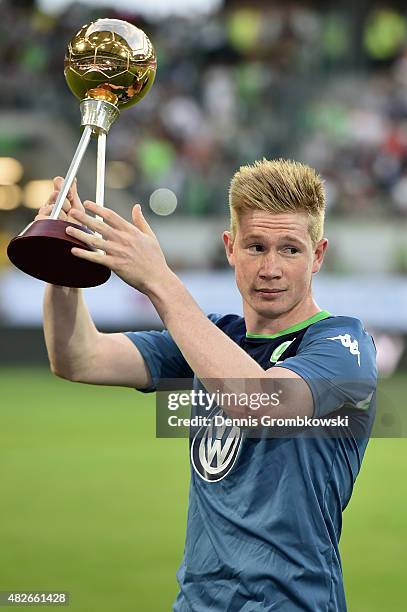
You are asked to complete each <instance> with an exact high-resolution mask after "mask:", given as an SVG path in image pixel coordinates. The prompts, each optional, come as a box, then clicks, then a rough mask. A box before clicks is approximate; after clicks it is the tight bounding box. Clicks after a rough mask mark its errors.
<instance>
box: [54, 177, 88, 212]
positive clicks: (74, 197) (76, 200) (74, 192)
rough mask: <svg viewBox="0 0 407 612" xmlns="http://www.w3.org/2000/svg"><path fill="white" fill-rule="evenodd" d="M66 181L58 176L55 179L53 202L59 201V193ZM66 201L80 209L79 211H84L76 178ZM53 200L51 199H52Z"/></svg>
mask: <svg viewBox="0 0 407 612" xmlns="http://www.w3.org/2000/svg"><path fill="white" fill-rule="evenodd" d="M64 181H65V179H64V178H63V177H62V176H56V177H55V178H54V179H53V183H54V192H53V193H52V195H51V197H52V198H53V201H54V202H55V200H56V199H57V197H58V195H59V192H60V191H61V189H62V187H63V184H64ZM66 199H67V200H68V201H69V202H70V205H71V206H73V207H74V208H78V210H84V208H83V205H82V202H81V200H80V197H79V195H78V189H77V180H76V177H75V178H74V180H73V182H72V185H71V186H70V188H69V190H68V193H67V195H66ZM50 200H51V198H50Z"/></svg>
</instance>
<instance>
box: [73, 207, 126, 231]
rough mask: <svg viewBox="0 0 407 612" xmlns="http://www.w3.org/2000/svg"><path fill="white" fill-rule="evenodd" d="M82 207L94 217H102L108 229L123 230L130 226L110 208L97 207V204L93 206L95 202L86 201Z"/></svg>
mask: <svg viewBox="0 0 407 612" xmlns="http://www.w3.org/2000/svg"><path fill="white" fill-rule="evenodd" d="M83 205H84V207H85V208H86V209H87V210H90V211H91V212H93V213H95V214H96V215H99V217H102V219H103V221H105V222H106V223H108V224H109V225H110V227H114V228H115V229H121V230H123V229H126V228H127V227H128V226H129V225H130V223H128V222H127V221H126V220H125V219H123V217H121V216H120V215H118V214H117V212H114V210H111V209H110V208H105V207H104V206H98V205H97V204H95V202H92V201H91V200H86V202H84V203H83ZM130 227H131V226H130Z"/></svg>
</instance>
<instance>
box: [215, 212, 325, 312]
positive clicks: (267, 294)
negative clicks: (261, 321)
mask: <svg viewBox="0 0 407 612" xmlns="http://www.w3.org/2000/svg"><path fill="white" fill-rule="evenodd" d="M308 223H309V221H308V216H307V214H306V213H282V214H273V213H269V212H265V211H261V210H250V211H246V212H245V213H243V214H242V215H241V216H240V218H239V222H238V229H237V232H236V236H235V239H234V240H232V237H231V234H230V232H225V233H224V235H223V240H224V243H225V247H226V255H227V258H228V261H229V263H230V265H231V266H233V267H234V268H235V275H236V283H237V286H238V289H239V291H240V293H241V295H242V297H243V301H244V302H245V304H246V305H247V306H248V307H249V308H251V309H252V310H253V311H254V312H255V313H257V314H258V315H260V316H262V317H266V318H268V317H272V318H274V317H276V316H279V315H282V314H284V313H287V312H290V311H291V310H293V309H294V308H295V307H296V306H299V307H301V303H302V302H305V300H306V299H307V297H308V296H309V295H310V288H311V278H312V274H313V273H314V272H318V271H319V269H320V267H321V264H322V261H323V256H324V253H325V250H326V247H327V240H320V241H319V242H318V244H317V245H316V246H315V247H314V246H313V245H312V241H311V237H310V235H309V232H308Z"/></svg>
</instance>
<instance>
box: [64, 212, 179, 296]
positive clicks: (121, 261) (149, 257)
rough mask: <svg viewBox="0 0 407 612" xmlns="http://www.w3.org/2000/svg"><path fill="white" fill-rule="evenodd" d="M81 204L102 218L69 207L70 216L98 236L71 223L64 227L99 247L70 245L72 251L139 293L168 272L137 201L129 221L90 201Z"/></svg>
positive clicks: (71, 233)
mask: <svg viewBox="0 0 407 612" xmlns="http://www.w3.org/2000/svg"><path fill="white" fill-rule="evenodd" d="M84 206H85V208H86V209H87V210H89V211H90V212H92V213H95V214H96V215H99V216H100V217H102V219H103V221H104V222H102V221H99V220H97V219H95V218H94V217H91V216H89V215H87V214H86V213H85V212H82V211H79V210H72V211H71V215H72V217H74V219H75V221H77V222H78V223H80V224H82V225H85V226H86V227H88V228H89V229H90V230H92V231H94V232H97V233H98V234H100V236H97V235H95V234H88V233H87V232H83V231H81V230H80V229H77V228H75V227H72V226H68V227H67V229H66V233H67V234H69V235H70V236H74V237H75V238H78V239H79V240H81V241H82V242H84V243H85V244H87V245H88V246H90V247H93V248H95V249H100V250H99V251H87V250H86V249H80V248H77V247H74V248H73V249H72V254H73V255H75V256H76V257H80V258H81V259H87V260H88V261H93V262H96V263H100V264H103V265H104V266H107V267H108V268H110V270H112V271H113V272H115V273H116V274H117V275H118V276H120V278H122V279H123V280H124V281H125V282H126V283H127V284H128V285H130V286H132V287H134V288H135V289H138V290H139V291H142V292H143V293H147V292H148V290H149V287H153V286H154V284H155V283H159V282H160V280H162V278H163V276H165V275H166V274H169V273H170V269H169V268H168V265H167V262H166V261H165V257H164V254H163V252H162V250H161V247H160V245H159V242H158V240H157V238H156V236H155V234H154V232H153V231H152V229H151V228H150V226H149V225H148V223H147V221H146V220H145V219H144V216H143V214H142V212H141V207H140V205H139V204H137V205H136V206H134V207H133V210H132V220H133V223H129V222H128V221H126V220H125V219H123V218H122V217H121V216H120V215H118V214H117V213H116V212H114V211H113V210H110V209H109V208H104V207H103V206H98V205H97V204H95V203H94V202H91V201H86V202H84ZM101 251H102V252H101Z"/></svg>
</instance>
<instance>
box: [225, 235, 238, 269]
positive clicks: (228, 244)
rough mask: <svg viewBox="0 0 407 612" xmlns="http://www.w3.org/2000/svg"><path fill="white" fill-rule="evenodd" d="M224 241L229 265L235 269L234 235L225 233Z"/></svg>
mask: <svg viewBox="0 0 407 612" xmlns="http://www.w3.org/2000/svg"><path fill="white" fill-rule="evenodd" d="M222 239H223V244H224V245H225V251H226V257H227V260H228V262H229V265H230V266H232V268H233V267H234V265H235V256H234V252H233V245H234V240H233V238H232V234H231V233H230V232H223V235H222Z"/></svg>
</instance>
